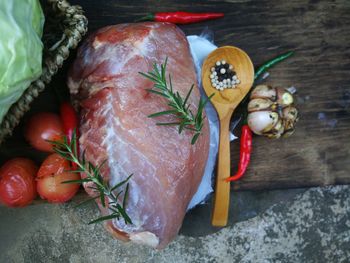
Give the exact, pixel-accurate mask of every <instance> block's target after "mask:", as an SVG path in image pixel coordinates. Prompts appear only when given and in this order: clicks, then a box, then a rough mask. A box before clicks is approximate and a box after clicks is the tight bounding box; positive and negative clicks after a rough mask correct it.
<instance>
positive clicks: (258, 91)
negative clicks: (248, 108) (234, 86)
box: [250, 85, 277, 101]
mask: <svg viewBox="0 0 350 263" xmlns="http://www.w3.org/2000/svg"><path fill="white" fill-rule="evenodd" d="M250 98H251V99H255V98H268V99H271V100H272V101H275V100H276V98H277V92H276V89H275V88H272V87H270V86H267V85H258V86H256V87H255V88H254V89H253V90H252V93H251V95H250Z"/></svg>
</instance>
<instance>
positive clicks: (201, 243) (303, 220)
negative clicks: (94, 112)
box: [0, 186, 350, 263]
mask: <svg viewBox="0 0 350 263" xmlns="http://www.w3.org/2000/svg"><path fill="white" fill-rule="evenodd" d="M234 197H235V199H234V200H235V201H234V205H233V207H232V209H231V210H232V211H231V213H235V212H236V213H237V214H239V215H240V216H236V217H234V218H235V219H234V220H233V221H236V222H235V223H233V224H231V225H230V226H229V227H227V228H224V229H221V230H217V229H210V228H209V227H208V226H209V220H208V219H207V218H205V217H203V213H204V212H203V211H208V207H205V206H204V207H202V208H200V209H199V212H198V211H196V210H194V211H193V212H191V213H190V214H189V215H188V216H187V217H186V220H185V224H184V227H183V229H182V230H181V234H180V235H179V236H178V237H177V238H176V240H175V241H174V242H173V243H171V244H170V245H169V246H168V247H167V248H166V249H165V250H163V251H155V250H152V249H149V248H147V247H141V246H137V245H133V244H125V243H121V242H120V241H117V240H114V239H112V238H111V237H110V236H109V235H108V234H107V233H106V232H105V231H104V229H103V228H102V226H101V225H87V224H86V222H87V221H89V220H90V219H91V218H94V217H96V216H98V211H97V209H96V207H95V206H94V205H93V204H91V205H88V206H85V207H82V208H75V205H76V204H74V203H70V204H65V205H48V204H42V205H36V206H31V207H27V208H23V209H8V208H4V207H1V208H0V218H1V219H0V220H1V225H0V236H1V239H0V252H1V253H0V262H6V263H7V262H9V263H10V262H35V263H36V262H38V263H39V262H45V263H49V262H72V263H73V262H101V263H104V262H127V263H133V262H157V263H158V262H220V263H221V262H283V263H284V262H337V263H338V262H350V250H349V248H350V186H335V187H326V188H312V189H309V190H284V191H270V192H261V193H254V192H241V193H235V194H234ZM201 209H202V211H201ZM233 216H234V215H233ZM231 218H232V214H231ZM206 224H207V225H206ZM197 226H200V227H199V228H198V229H197ZM189 229H192V231H190V230H189ZM193 229H197V231H193ZM208 229H209V230H208ZM202 230H203V231H202ZM215 231H216V232H215ZM214 232H215V233H214ZM201 233H202V234H203V233H204V235H202V236H199V235H200V234H201ZM209 233H211V234H209ZM194 236H196V237H194Z"/></svg>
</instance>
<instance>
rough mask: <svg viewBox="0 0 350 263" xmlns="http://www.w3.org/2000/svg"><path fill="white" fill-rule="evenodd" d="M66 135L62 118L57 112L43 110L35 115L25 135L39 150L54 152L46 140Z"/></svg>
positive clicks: (27, 126)
mask: <svg viewBox="0 0 350 263" xmlns="http://www.w3.org/2000/svg"><path fill="white" fill-rule="evenodd" d="M63 135H64V133H63V126H62V123H61V119H60V117H59V116H58V115H57V114H54V113H49V112H41V113H37V114H35V115H33V116H32V117H31V118H30V120H29V121H28V123H27V125H26V127H25V133H24V136H25V137H26V139H27V141H28V142H29V143H30V144H31V145H32V146H33V147H34V148H35V149H37V150H40V151H44V152H53V149H52V145H51V144H50V143H49V142H47V141H46V140H51V141H54V140H59V139H61V138H62V136H63Z"/></svg>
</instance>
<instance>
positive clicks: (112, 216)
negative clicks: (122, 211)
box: [88, 213, 130, 225]
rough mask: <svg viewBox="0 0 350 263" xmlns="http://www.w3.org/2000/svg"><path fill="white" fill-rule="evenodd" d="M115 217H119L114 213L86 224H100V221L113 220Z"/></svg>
mask: <svg viewBox="0 0 350 263" xmlns="http://www.w3.org/2000/svg"><path fill="white" fill-rule="evenodd" d="M116 217H119V216H117V215H116V214H115V213H113V214H110V215H108V216H101V217H99V218H97V219H95V220H92V221H90V222H89V223H88V225H92V224H96V223H100V222H102V221H106V220H110V219H113V218H116ZM128 219H130V218H129V217H128Z"/></svg>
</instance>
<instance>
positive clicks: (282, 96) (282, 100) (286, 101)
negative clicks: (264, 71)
mask: <svg viewBox="0 0 350 263" xmlns="http://www.w3.org/2000/svg"><path fill="white" fill-rule="evenodd" d="M276 90H277V103H278V104H279V105H280V106H282V107H283V108H284V107H286V106H289V105H291V104H293V102H294V99H293V95H292V94H291V93H290V92H289V91H287V90H286V89H284V88H277V89H276Z"/></svg>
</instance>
